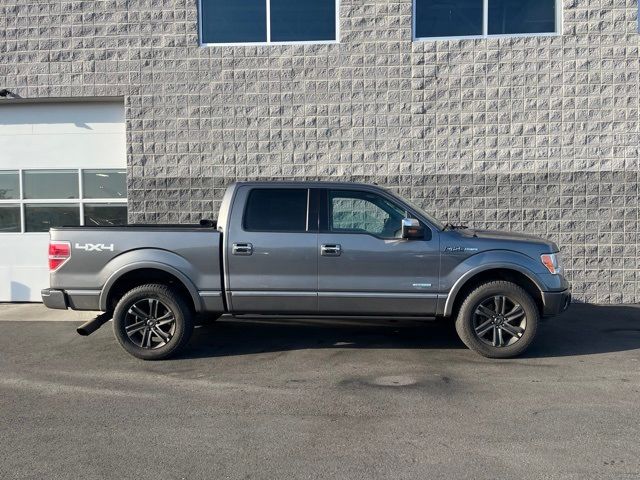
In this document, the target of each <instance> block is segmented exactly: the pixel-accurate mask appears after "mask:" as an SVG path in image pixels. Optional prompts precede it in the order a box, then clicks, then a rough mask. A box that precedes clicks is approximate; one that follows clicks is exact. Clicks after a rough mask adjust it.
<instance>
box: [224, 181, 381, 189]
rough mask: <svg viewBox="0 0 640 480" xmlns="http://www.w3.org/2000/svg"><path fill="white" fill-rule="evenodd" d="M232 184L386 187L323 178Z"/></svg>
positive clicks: (237, 183)
mask: <svg viewBox="0 0 640 480" xmlns="http://www.w3.org/2000/svg"><path fill="white" fill-rule="evenodd" d="M232 185H237V186H241V185H295V186H298V185H301V186H302V185H304V186H311V187H314V186H317V187H327V186H329V187H355V186H359V187H362V186H366V187H380V188H384V187H382V186H381V185H378V184H376V183H365V182H329V181H321V180H251V181H238V182H234V183H233V184H232Z"/></svg>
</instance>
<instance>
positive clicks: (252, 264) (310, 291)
mask: <svg viewBox="0 0 640 480" xmlns="http://www.w3.org/2000/svg"><path fill="white" fill-rule="evenodd" d="M309 203H310V191H309V189H307V188H300V187H286V186H282V187H280V186H278V187H277V188H274V187H269V186H263V187H262V186H252V185H245V186H241V187H239V188H238V191H237V193H236V197H235V199H234V202H233V206H232V208H231V212H232V213H231V215H232V216H231V219H230V222H229V225H230V227H229V228H230V230H229V231H228V232H225V235H226V236H227V237H226V239H225V249H226V252H225V254H226V262H227V276H226V283H227V291H228V294H227V302H228V303H229V306H230V308H231V309H232V311H233V312H235V313H309V314H313V313H317V312H318V293H317V291H318V257H317V253H316V252H317V245H318V232H317V226H318V220H317V213H315V214H314V215H315V218H313V219H310V216H309ZM243 206H244V208H243ZM312 216H313V215H312Z"/></svg>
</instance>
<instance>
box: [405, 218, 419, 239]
mask: <svg viewBox="0 0 640 480" xmlns="http://www.w3.org/2000/svg"><path fill="white" fill-rule="evenodd" d="M402 238H406V239H412V238H413V239H415V238H424V230H423V229H422V226H421V225H420V222H419V221H418V220H416V219H415V218H403V219H402Z"/></svg>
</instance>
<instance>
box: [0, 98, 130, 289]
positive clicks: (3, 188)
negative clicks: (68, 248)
mask: <svg viewBox="0 0 640 480" xmlns="http://www.w3.org/2000/svg"><path fill="white" fill-rule="evenodd" d="M125 143H126V138H125V123H124V106H123V104H122V103H105V102H86V103H74V102H69V103H67V102H65V103H39V104H35V103H29V104H21V103H17V104H9V105H0V245H1V246H2V248H0V301H40V290H41V289H42V288H46V287H47V286H48V284H49V273H48V268H47V245H48V239H49V235H48V233H47V232H48V230H49V228H50V227H54V226H61V225H114V224H120V223H125V222H126V217H127V204H126V201H127V198H126V148H125Z"/></svg>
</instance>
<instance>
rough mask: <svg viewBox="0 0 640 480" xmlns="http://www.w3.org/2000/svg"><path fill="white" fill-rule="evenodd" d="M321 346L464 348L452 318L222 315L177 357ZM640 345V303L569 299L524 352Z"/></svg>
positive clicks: (593, 350) (619, 348)
mask: <svg viewBox="0 0 640 480" xmlns="http://www.w3.org/2000/svg"><path fill="white" fill-rule="evenodd" d="M320 348H347V349H349V348H356V349H357V348H372V349H376V348H377V349H381V348H384V349H463V348H465V346H464V345H463V344H462V342H461V341H460V340H459V339H458V337H457V335H456V332H455V329H454V328H453V324H452V322H445V321H419V320H392V319H388V318H379V319H378V318H374V319H364V320H363V319H356V320H354V319H320V320H319V319H306V318H296V319H284V318H283V319H281V318H226V317H223V318H221V319H220V320H218V321H216V322H213V323H205V324H204V325H203V326H201V327H199V328H197V329H196V331H195V332H194V335H193V338H192V340H191V346H190V348H189V349H187V351H186V352H185V354H184V355H183V356H182V358H199V357H219V356H233V355H247V354H254V353H267V352H283V351H289V350H301V349H320ZM635 349H640V307H639V306H608V305H607V306H604V305H602V306H600V305H589V304H574V305H572V307H571V308H570V309H569V311H568V312H566V313H564V314H563V315H560V316H558V317H554V318H551V319H548V320H546V321H544V322H543V323H542V325H541V327H540V329H539V334H538V339H537V340H536V342H535V343H534V345H533V346H532V347H531V348H530V349H529V351H528V352H526V353H525V355H524V356H523V358H544V357H561V356H570V355H590V354H598V353H609V352H618V351H627V350H635Z"/></svg>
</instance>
